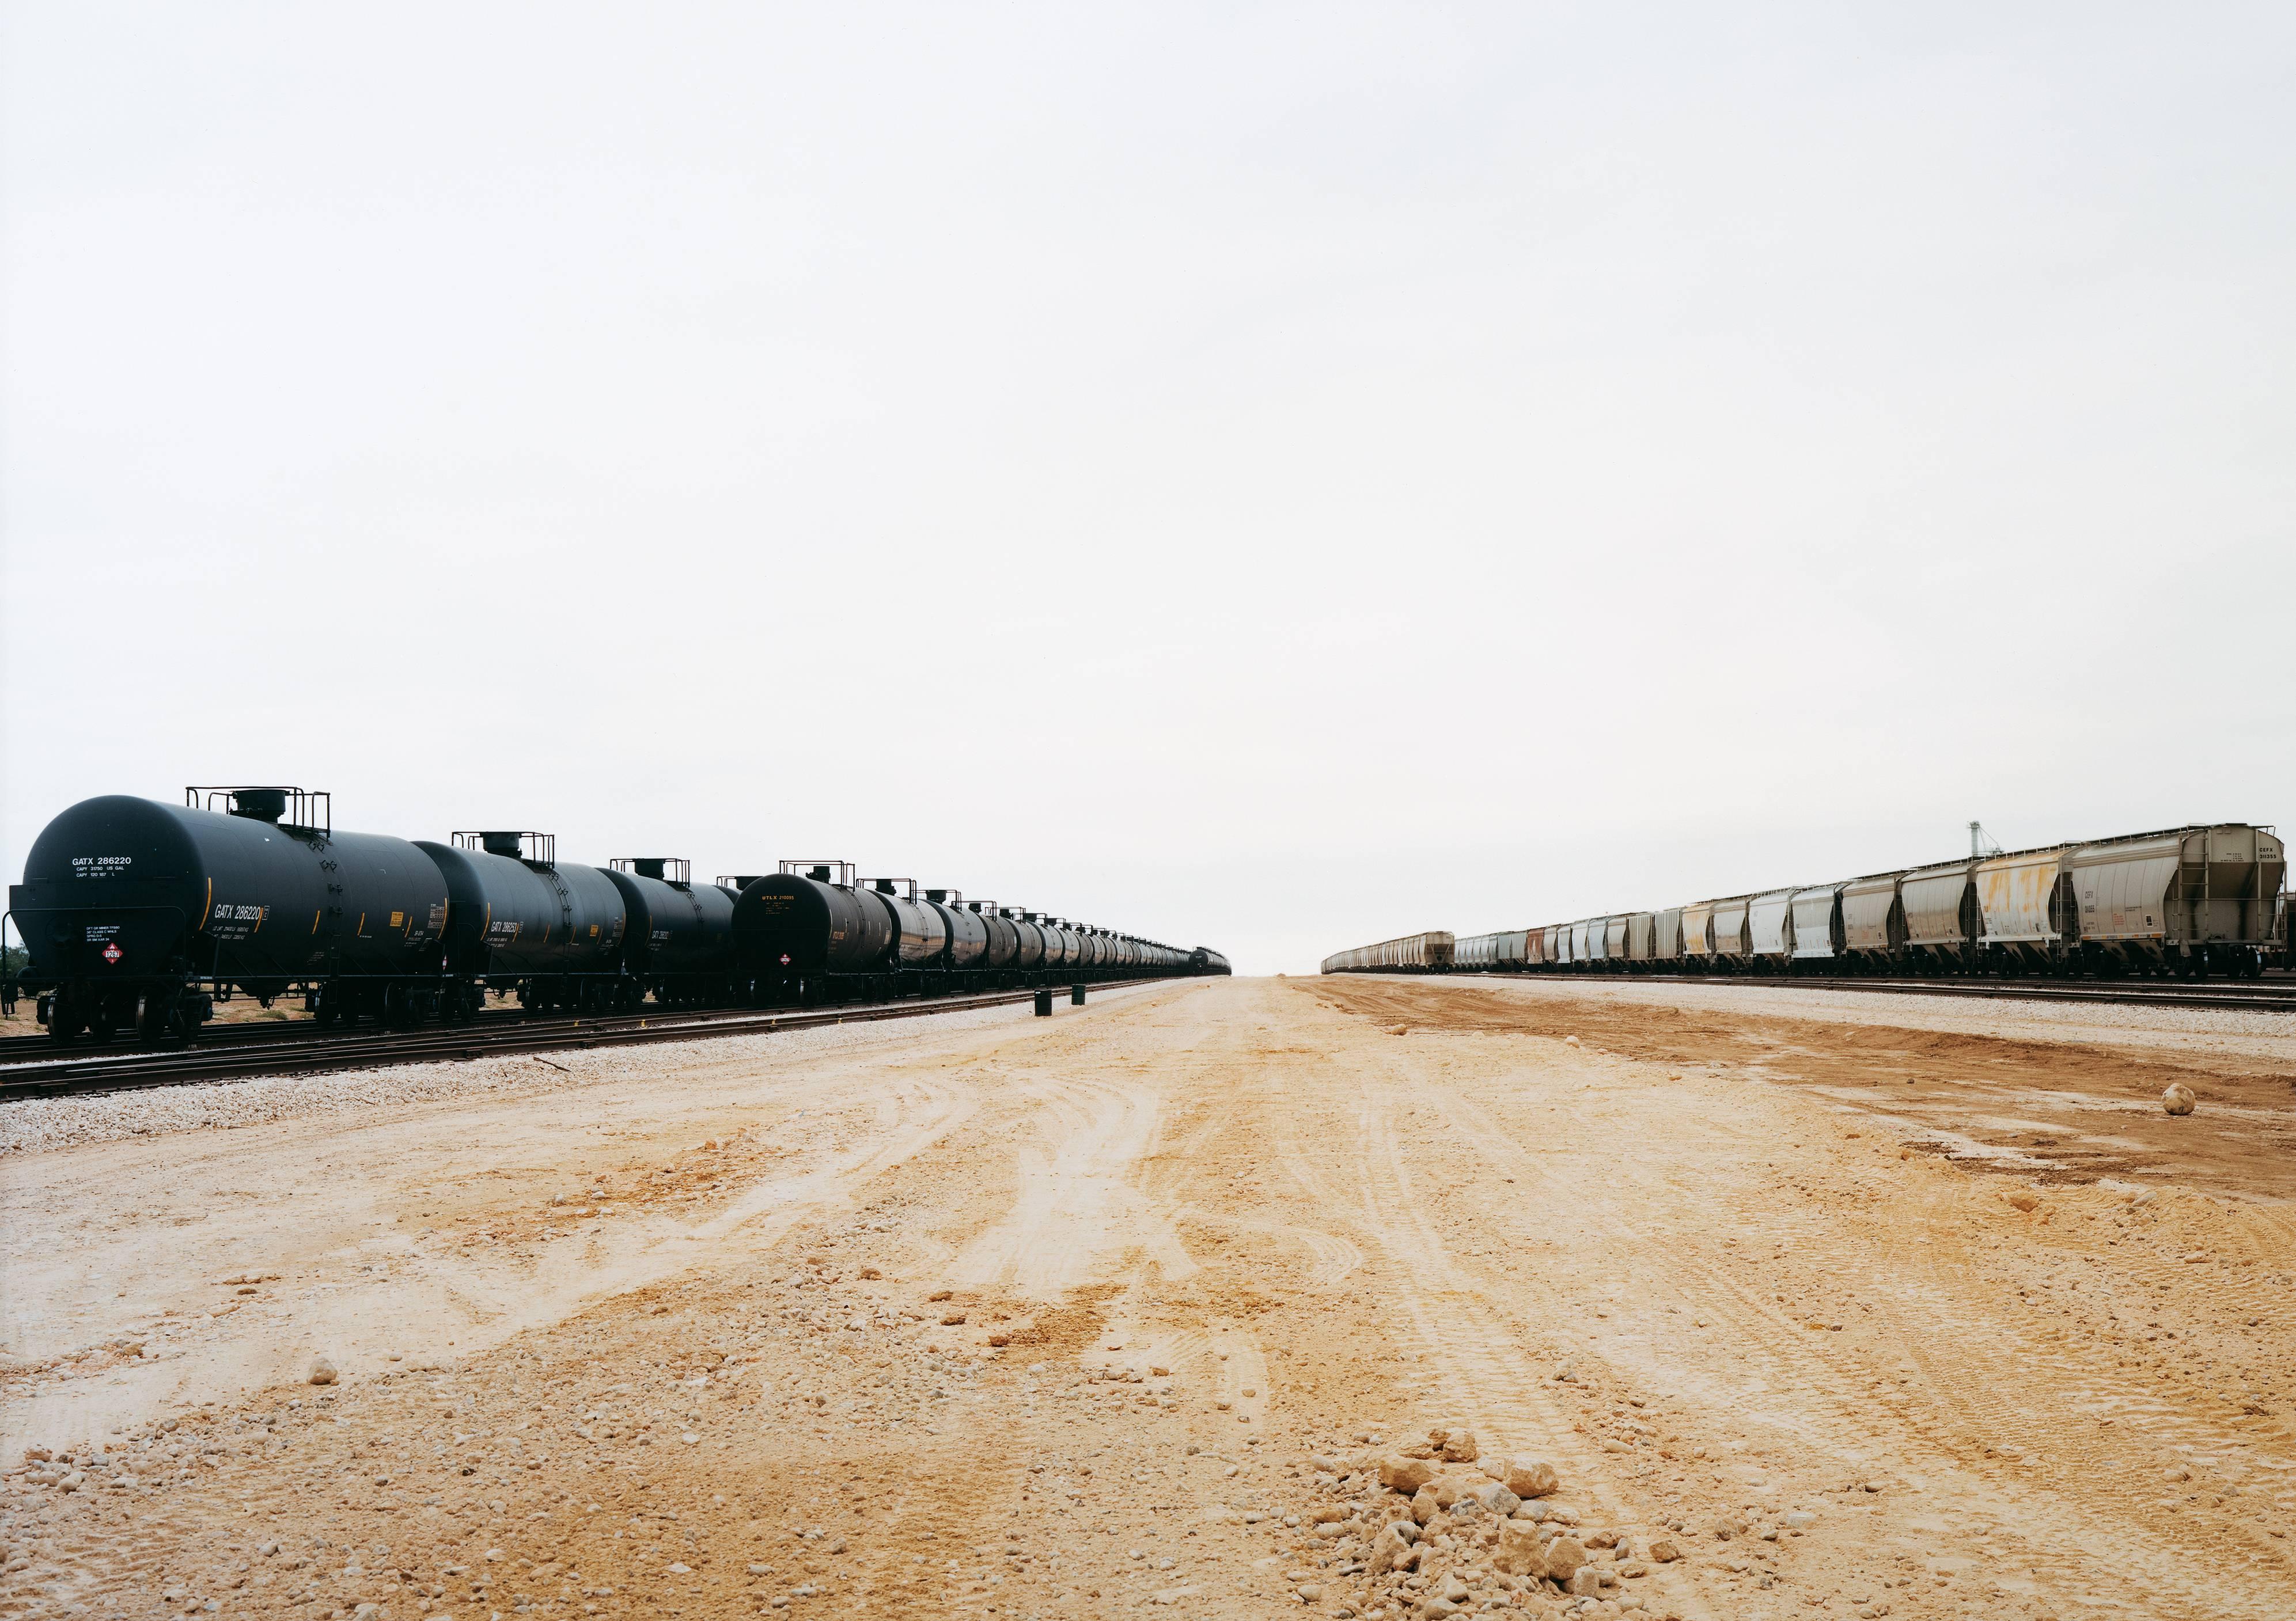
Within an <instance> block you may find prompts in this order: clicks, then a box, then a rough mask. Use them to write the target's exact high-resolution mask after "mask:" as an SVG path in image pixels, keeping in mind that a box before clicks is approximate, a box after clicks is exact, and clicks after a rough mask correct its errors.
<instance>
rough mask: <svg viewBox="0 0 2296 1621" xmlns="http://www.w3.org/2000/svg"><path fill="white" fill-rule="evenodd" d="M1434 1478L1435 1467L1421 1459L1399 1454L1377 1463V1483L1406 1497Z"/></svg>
mask: <svg viewBox="0 0 2296 1621" xmlns="http://www.w3.org/2000/svg"><path fill="white" fill-rule="evenodd" d="M1434 1478H1435V1466H1434V1465H1433V1464H1431V1463H1429V1462H1428V1461H1426V1460H1425V1459H1423V1458H1406V1457H1404V1456H1401V1455H1400V1454H1398V1455H1397V1456H1395V1457H1391V1458H1382V1459H1381V1460H1380V1461H1379V1483H1380V1485H1382V1486H1385V1487H1386V1488H1387V1489H1388V1490H1389V1491H1390V1492H1401V1493H1402V1494H1404V1495H1405V1496H1406V1497H1408V1496H1409V1495H1411V1494H1413V1493H1415V1492H1416V1491H1417V1490H1419V1488H1420V1487H1421V1486H1425V1485H1426V1484H1427V1483H1428V1482H1429V1481H1431V1480H1432V1479H1434Z"/></svg>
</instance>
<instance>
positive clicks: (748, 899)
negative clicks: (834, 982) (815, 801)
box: [734, 867, 893, 979]
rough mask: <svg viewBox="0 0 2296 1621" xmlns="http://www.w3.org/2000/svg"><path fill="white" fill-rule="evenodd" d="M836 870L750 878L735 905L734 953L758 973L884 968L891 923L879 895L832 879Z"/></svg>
mask: <svg viewBox="0 0 2296 1621" xmlns="http://www.w3.org/2000/svg"><path fill="white" fill-rule="evenodd" d="M829 873H830V869H829V868H827V867H816V868H815V869H813V874H812V875H811V876H807V875H803V874H799V873H796V872H781V873H775V874H774V875H772V876H770V877H765V878H755V879H751V880H750V881H749V883H747V884H746V885H744V886H743V887H742V898H741V899H740V900H739V901H738V902H737V903H735V905H734V954H735V955H736V957H737V958H738V959H739V960H740V962H742V967H743V969H744V970H745V971H746V972H747V973H748V974H750V976H752V977H754V978H767V979H771V978H782V977H785V976H791V975H811V974H859V973H866V972H868V971H870V970H873V969H876V968H879V967H881V966H882V965H883V963H884V962H885V959H886V955H887V952H888V950H889V948H890V946H891V945H892V939H893V920H892V916H891V914H890V913H889V912H888V911H887V910H886V908H884V907H883V906H881V905H878V904H877V899H876V897H875V896H873V895H871V894H868V893H867V892H866V891H864V890H861V889H858V888H854V887H852V886H850V885H848V884H839V883H832V882H830V881H829Z"/></svg>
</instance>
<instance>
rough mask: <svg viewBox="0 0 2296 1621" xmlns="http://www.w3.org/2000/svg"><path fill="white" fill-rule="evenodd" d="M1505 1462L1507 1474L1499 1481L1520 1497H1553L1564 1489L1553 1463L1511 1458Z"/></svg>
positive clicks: (1535, 1459) (1533, 1459)
mask: <svg viewBox="0 0 2296 1621" xmlns="http://www.w3.org/2000/svg"><path fill="white" fill-rule="evenodd" d="M1499 1479H1500V1481H1501V1482H1502V1483H1503V1484H1504V1485H1505V1486H1506V1489H1507V1490H1508V1491H1510V1492H1513V1494H1515V1495H1516V1496H1518V1497H1551V1496H1553V1495H1554V1494H1555V1493H1556V1492H1559V1491H1561V1490H1562V1478H1561V1477H1559V1476H1558V1475H1556V1474H1555V1472H1554V1465H1553V1464H1552V1463H1548V1462H1546V1461H1542V1460H1540V1459H1538V1458H1509V1459H1507V1460H1506V1472H1505V1474H1503V1475H1501V1476H1500V1477H1499Z"/></svg>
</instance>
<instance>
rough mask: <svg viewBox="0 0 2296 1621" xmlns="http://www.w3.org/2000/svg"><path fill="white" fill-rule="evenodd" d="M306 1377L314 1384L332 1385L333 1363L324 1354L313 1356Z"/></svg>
mask: <svg viewBox="0 0 2296 1621" xmlns="http://www.w3.org/2000/svg"><path fill="white" fill-rule="evenodd" d="M307 1379H308V1380H309V1382H310V1383H312V1384H314V1385H332V1384H333V1383H334V1382H335V1364H334V1363H332V1362H329V1361H328V1360H327V1359H326V1358H325V1357H324V1356H314V1357H313V1358H312V1359H311V1371H310V1373H309V1374H308V1375H307Z"/></svg>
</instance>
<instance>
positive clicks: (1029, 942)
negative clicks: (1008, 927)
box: [1005, 909, 1045, 974]
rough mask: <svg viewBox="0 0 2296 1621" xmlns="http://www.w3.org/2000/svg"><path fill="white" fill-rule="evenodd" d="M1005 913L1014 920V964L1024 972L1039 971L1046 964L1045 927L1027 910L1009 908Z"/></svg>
mask: <svg viewBox="0 0 2296 1621" xmlns="http://www.w3.org/2000/svg"><path fill="white" fill-rule="evenodd" d="M1005 916H1006V917H1008V918H1010V919H1011V920H1012V921H1013V967H1014V968H1016V969H1018V970H1020V971H1021V972H1022V973H1024V974H1033V973H1036V972H1037V971H1038V970H1041V969H1042V968H1043V967H1044V966H1045V931H1044V929H1042V928H1040V927H1038V925H1037V921H1036V920H1035V919H1034V918H1032V917H1031V916H1029V913H1025V912H1017V911H1013V910H1009V909H1008V910H1007V911H1006V912H1005Z"/></svg>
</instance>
